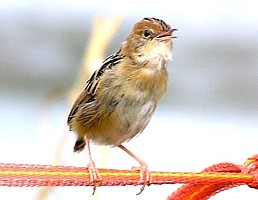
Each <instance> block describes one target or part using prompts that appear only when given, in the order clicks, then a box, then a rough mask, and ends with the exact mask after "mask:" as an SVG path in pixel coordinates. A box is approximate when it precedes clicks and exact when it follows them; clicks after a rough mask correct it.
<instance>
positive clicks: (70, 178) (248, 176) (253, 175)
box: [0, 155, 258, 200]
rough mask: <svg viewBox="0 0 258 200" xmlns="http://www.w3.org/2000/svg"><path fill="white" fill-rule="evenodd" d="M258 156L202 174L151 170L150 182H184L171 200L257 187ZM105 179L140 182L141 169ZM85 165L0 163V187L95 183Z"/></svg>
mask: <svg viewBox="0 0 258 200" xmlns="http://www.w3.org/2000/svg"><path fill="white" fill-rule="evenodd" d="M257 169H258V155H255V156H253V157H251V158H249V159H248V160H247V161H246V163H245V164H244V165H243V166H239V165H235V164H233V163H220V164H216V165H213V166H211V167H208V168H206V169H205V170H203V171H202V172H201V173H190V172H189V173H186V172H185V173H181V172H152V173H151V175H152V183H151V184H158V185H161V184H175V183H181V184H185V185H183V186H182V187H180V188H179V189H178V190H177V191H175V192H173V193H172V194H171V195H170V196H169V197H168V200H172V199H192V200H194V199H208V198H209V197H211V196H213V195H215V194H216V193H218V192H220V191H223V190H226V189H230V188H232V187H236V186H239V185H243V184H247V185H249V186H250V187H254V188H258V183H257V176H258V170H257ZM99 174H100V176H101V177H102V181H100V182H99V183H98V186H125V185H141V184H143V183H140V182H139V175H140V174H139V172H136V171H130V170H114V169H99ZM93 185H94V183H92V182H90V178H89V173H88V169H87V168H86V167H70V166H53V165H28V164H4V163H0V186H8V187H41V186H52V187H53V186H93Z"/></svg>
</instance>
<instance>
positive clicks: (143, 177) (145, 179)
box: [132, 162, 152, 195]
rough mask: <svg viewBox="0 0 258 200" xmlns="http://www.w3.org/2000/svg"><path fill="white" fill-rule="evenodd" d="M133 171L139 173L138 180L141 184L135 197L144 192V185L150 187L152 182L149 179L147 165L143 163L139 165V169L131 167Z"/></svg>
mask: <svg viewBox="0 0 258 200" xmlns="http://www.w3.org/2000/svg"><path fill="white" fill-rule="evenodd" d="M132 170H133V171H139V172H140V180H139V183H140V184H143V185H142V187H141V189H140V192H139V193H137V195H139V194H141V193H142V191H143V190H144V188H145V186H146V185H150V184H151V182H152V177H151V173H150V171H149V168H148V165H147V164H146V163H144V162H142V163H141V165H140V166H139V167H132Z"/></svg>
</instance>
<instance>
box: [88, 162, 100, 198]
mask: <svg viewBox="0 0 258 200" xmlns="http://www.w3.org/2000/svg"><path fill="white" fill-rule="evenodd" d="M87 167H88V171H89V175H90V182H91V183H93V193H92V195H94V193H95V191H96V188H97V187H98V183H99V182H100V181H102V178H101V176H100V175H99V171H98V169H97V168H96V167H95V163H94V161H93V160H90V162H89V163H88V165H87Z"/></svg>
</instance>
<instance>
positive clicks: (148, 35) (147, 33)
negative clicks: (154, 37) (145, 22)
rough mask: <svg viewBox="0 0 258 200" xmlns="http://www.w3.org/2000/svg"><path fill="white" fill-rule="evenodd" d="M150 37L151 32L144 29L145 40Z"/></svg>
mask: <svg viewBox="0 0 258 200" xmlns="http://www.w3.org/2000/svg"><path fill="white" fill-rule="evenodd" d="M150 35H151V31H150V30H148V29H144V31H143V36H144V37H145V38H149V37H150Z"/></svg>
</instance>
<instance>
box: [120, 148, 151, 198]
mask: <svg viewBox="0 0 258 200" xmlns="http://www.w3.org/2000/svg"><path fill="white" fill-rule="evenodd" d="M118 147H119V148H120V149H122V150H123V151H125V152H126V153H127V154H129V155H130V156H131V157H132V158H134V159H135V160H136V161H137V162H138V163H139V164H140V166H139V167H132V170H137V171H140V183H143V186H142V187H141V189H140V192H139V193H138V194H141V193H142V191H143V190H144V188H145V186H146V185H149V184H150V183H151V173H150V171H149V169H148V166H147V164H146V163H145V162H143V161H142V160H141V159H140V158H139V157H137V156H136V155H134V154H133V152H131V151H130V150H129V149H127V148H126V147H125V146H123V145H119V146H118ZM145 173H146V177H145V181H144V174H145Z"/></svg>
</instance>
